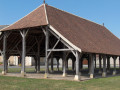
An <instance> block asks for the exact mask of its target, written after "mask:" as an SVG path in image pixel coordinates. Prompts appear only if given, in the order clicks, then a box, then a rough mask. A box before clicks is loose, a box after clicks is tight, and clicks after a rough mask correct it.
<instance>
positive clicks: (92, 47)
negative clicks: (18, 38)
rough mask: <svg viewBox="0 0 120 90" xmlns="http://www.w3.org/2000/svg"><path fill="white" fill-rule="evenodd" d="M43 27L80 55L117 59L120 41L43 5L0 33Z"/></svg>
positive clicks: (90, 22)
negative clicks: (111, 56) (50, 30)
mask: <svg viewBox="0 0 120 90" xmlns="http://www.w3.org/2000/svg"><path fill="white" fill-rule="evenodd" d="M43 25H49V26H50V28H51V29H52V30H53V31H54V32H55V33H56V34H57V35H59V36H60V37H62V39H63V40H65V41H66V42H67V43H68V44H69V45H71V46H72V47H74V48H75V49H76V50H78V51H80V52H81V51H82V52H90V53H101V54H110V55H120V40H119V39H118V38H117V37H116V36H115V35H113V34H112V33H111V32H110V31H109V30H108V29H107V28H106V27H104V26H102V25H99V24H96V23H94V22H92V21H89V20H86V19H83V18H81V17H78V16H75V15H73V14H70V13H67V12H65V11H62V10H59V9H57V8H54V7H52V6H49V5H46V4H43V5H41V6H40V7H38V8H37V9H36V10H34V11H33V12H31V13H30V14H28V15H27V16H25V17H23V18H22V19H20V20H19V21H17V22H15V23H14V24H12V25H10V26H9V27H7V28H4V29H2V30H1V31H7V30H20V29H23V28H30V27H37V26H43Z"/></svg>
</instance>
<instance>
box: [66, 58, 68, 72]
mask: <svg viewBox="0 0 120 90" xmlns="http://www.w3.org/2000/svg"><path fill="white" fill-rule="evenodd" d="M66 68H67V70H68V59H67V60H66Z"/></svg>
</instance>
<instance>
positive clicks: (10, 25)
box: [0, 4, 44, 31]
mask: <svg viewBox="0 0 120 90" xmlns="http://www.w3.org/2000/svg"><path fill="white" fill-rule="evenodd" d="M43 5H44V4H41V5H40V6H38V7H37V8H36V9H34V10H33V11H31V12H30V13H28V14H27V15H25V16H24V17H23V18H25V17H27V16H28V15H29V14H31V13H32V12H34V11H35V10H37V9H38V8H40V7H42V6H43ZM23 18H21V19H19V20H17V21H16V22H14V23H13V24H15V23H17V22H19V21H20V20H22V19H23ZM13 24H11V25H9V26H7V27H5V28H3V29H1V30H0V31H3V30H4V29H6V28H8V27H10V26H12V25H13Z"/></svg>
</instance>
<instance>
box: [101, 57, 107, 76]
mask: <svg viewBox="0 0 120 90" xmlns="http://www.w3.org/2000/svg"><path fill="white" fill-rule="evenodd" d="M106 74H107V73H106V55H103V73H102V77H106Z"/></svg>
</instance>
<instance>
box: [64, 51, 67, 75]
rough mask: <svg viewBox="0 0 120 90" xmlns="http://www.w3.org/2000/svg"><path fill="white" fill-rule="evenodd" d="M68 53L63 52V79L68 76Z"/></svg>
mask: <svg viewBox="0 0 120 90" xmlns="http://www.w3.org/2000/svg"><path fill="white" fill-rule="evenodd" d="M66 58H67V57H66V52H63V77H66V76H67V72H66V71H67V70H66V63H67V62H66V61H67V60H66Z"/></svg>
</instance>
